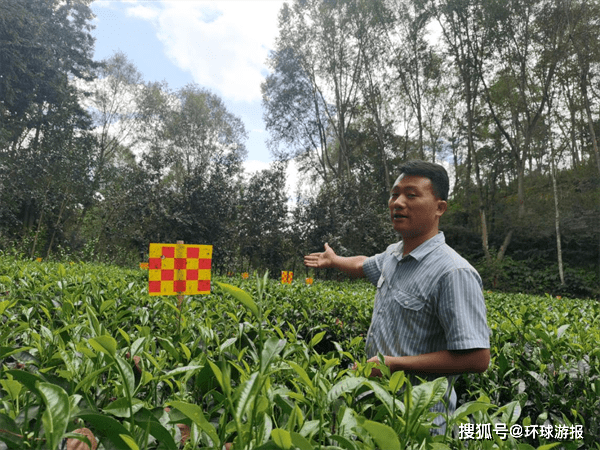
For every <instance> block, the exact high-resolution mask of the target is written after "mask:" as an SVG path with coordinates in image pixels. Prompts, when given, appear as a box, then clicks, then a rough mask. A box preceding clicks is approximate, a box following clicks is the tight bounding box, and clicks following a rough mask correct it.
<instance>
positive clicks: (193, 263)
mask: <svg viewBox="0 0 600 450" xmlns="http://www.w3.org/2000/svg"><path fill="white" fill-rule="evenodd" d="M148 256H149V258H148V292H149V294H150V295H196V294H210V268H211V262H212V245H184V244H150V251H149V255H148Z"/></svg>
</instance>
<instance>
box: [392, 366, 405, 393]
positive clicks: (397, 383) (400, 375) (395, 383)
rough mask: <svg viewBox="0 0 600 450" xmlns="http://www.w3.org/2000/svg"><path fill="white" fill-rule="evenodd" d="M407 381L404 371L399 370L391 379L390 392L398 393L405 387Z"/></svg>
mask: <svg viewBox="0 0 600 450" xmlns="http://www.w3.org/2000/svg"><path fill="white" fill-rule="evenodd" d="M405 381H406V376H405V375H404V371H402V370H398V371H396V372H394V373H393V374H392V376H391V377H390V385H389V386H390V391H391V392H398V391H399V390H400V388H402V386H403V385H404V382H405Z"/></svg>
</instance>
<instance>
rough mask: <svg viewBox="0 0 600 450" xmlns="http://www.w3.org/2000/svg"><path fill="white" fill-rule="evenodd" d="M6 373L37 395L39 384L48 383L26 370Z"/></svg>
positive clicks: (14, 370)
mask: <svg viewBox="0 0 600 450" xmlns="http://www.w3.org/2000/svg"><path fill="white" fill-rule="evenodd" d="M6 373H8V374H10V376H12V377H13V379H14V380H17V381H19V382H21V384H23V385H24V386H25V387H26V388H27V389H28V390H30V391H31V392H34V393H36V394H37V393H38V388H37V384H38V383H44V382H45V381H46V380H44V379H43V378H42V377H41V376H39V375H37V374H34V373H30V372H25V371H24V370H18V369H13V370H8V371H7V372H6Z"/></svg>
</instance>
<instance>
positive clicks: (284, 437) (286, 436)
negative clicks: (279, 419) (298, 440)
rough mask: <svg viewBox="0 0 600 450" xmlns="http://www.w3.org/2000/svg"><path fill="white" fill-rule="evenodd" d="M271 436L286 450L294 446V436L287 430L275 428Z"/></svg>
mask: <svg viewBox="0 0 600 450" xmlns="http://www.w3.org/2000/svg"><path fill="white" fill-rule="evenodd" d="M271 438H272V439H273V442H275V444H277V446H278V447H279V448H282V449H284V450H289V449H291V448H292V436H291V435H290V432H289V431H287V430H284V429H282V428H275V429H274V430H272V431H271Z"/></svg>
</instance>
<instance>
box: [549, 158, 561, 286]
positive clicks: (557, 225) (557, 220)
mask: <svg viewBox="0 0 600 450" xmlns="http://www.w3.org/2000/svg"><path fill="white" fill-rule="evenodd" d="M550 175H551V177H552V193H553V195H554V227H555V229H556V253H557V254H558V275H559V276H560V284H561V285H564V284H565V274H564V271H563V260H562V246H561V242H560V212H559V210H558V189H557V188H556V175H555V167H554V155H552V167H551V169H550Z"/></svg>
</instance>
